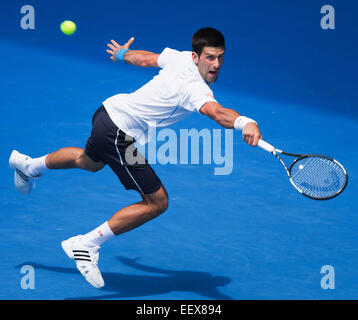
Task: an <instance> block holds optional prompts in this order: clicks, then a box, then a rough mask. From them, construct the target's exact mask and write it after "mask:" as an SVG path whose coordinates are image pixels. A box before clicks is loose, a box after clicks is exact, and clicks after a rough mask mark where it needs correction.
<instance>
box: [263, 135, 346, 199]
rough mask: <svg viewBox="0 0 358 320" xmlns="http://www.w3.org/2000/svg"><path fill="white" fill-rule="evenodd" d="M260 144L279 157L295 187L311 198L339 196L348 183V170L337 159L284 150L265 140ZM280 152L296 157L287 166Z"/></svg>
mask: <svg viewBox="0 0 358 320" xmlns="http://www.w3.org/2000/svg"><path fill="white" fill-rule="evenodd" d="M258 146H259V147H260V148H262V149H264V150H265V151H267V152H269V153H271V154H273V155H274V156H275V157H276V158H277V159H279V160H280V161H281V163H282V165H283V166H284V167H285V169H286V172H287V175H288V177H289V179H290V182H291V184H292V185H293V187H294V188H295V189H296V190H297V191H298V192H300V193H301V194H303V195H305V196H307V197H309V198H311V199H316V200H327V199H331V198H333V197H336V196H338V195H339V194H340V193H341V192H342V191H343V190H344V188H345V187H346V185H347V182H348V175H347V172H346V170H345V169H344V167H343V166H342V165H341V164H340V163H339V162H338V161H337V160H334V159H332V158H329V157H326V156H322V155H316V154H305V155H302V154H293V153H288V152H284V151H282V150H279V149H276V148H275V147H274V146H272V145H271V144H269V143H267V142H265V141H263V140H259V143H258ZM278 154H284V155H286V156H291V157H295V158H296V159H295V160H294V161H293V162H292V163H291V165H290V167H289V168H287V166H286V164H285V163H284V162H283V160H282V159H281V157H280V156H279V155H278Z"/></svg>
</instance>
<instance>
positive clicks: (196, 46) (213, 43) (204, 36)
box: [191, 27, 225, 56]
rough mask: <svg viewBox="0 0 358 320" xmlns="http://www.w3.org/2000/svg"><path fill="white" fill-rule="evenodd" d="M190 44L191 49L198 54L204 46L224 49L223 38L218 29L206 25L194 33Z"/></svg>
mask: <svg viewBox="0 0 358 320" xmlns="http://www.w3.org/2000/svg"><path fill="white" fill-rule="evenodd" d="M191 44H192V48H193V51H194V52H196V53H197V54H198V55H199V56H200V55H201V53H202V51H203V49H204V47H214V48H218V47H220V48H224V49H225V38H224V36H223V35H222V33H221V32H220V31H218V30H216V29H214V28H209V27H207V28H202V29H199V30H198V31H197V32H195V33H194V35H193V38H192V42H191Z"/></svg>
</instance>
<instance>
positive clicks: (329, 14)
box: [321, 4, 336, 30]
mask: <svg viewBox="0 0 358 320" xmlns="http://www.w3.org/2000/svg"><path fill="white" fill-rule="evenodd" d="M321 13H322V14H324V16H323V17H322V18H321V28H322V29H323V30H328V29H331V30H334V29H335V28H336V21H335V19H336V18H335V10H334V7H333V6H331V5H328V4H327V5H324V6H322V8H321Z"/></svg>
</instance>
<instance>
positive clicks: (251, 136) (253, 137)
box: [200, 102, 261, 147]
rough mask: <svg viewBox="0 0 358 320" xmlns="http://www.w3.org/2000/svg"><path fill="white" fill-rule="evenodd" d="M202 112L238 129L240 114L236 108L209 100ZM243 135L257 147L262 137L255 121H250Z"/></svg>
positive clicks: (227, 126) (243, 130) (226, 125)
mask: <svg viewBox="0 0 358 320" xmlns="http://www.w3.org/2000/svg"><path fill="white" fill-rule="evenodd" d="M200 113H201V114H204V115H206V116H208V117H209V118H211V119H213V120H215V121H216V122H217V123H218V124H219V125H221V126H222V127H224V128H228V129H238V128H239V126H238V122H239V121H240V118H239V117H240V114H239V113H238V112H236V111H235V110H232V109H228V108H224V107H223V106H221V105H220V104H218V103H216V102H207V103H205V104H204V105H203V106H202V107H201V109H200ZM242 137H243V140H244V141H245V142H247V143H248V144H249V145H251V146H253V147H255V146H257V144H258V142H259V139H261V133H260V130H259V128H258V126H257V124H256V123H255V122H248V123H247V124H245V125H244V126H243V128H242Z"/></svg>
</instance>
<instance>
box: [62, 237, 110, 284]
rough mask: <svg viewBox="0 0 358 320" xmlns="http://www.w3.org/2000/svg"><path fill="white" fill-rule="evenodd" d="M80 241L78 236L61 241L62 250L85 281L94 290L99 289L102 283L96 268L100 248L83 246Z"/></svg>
mask: <svg viewBox="0 0 358 320" xmlns="http://www.w3.org/2000/svg"><path fill="white" fill-rule="evenodd" d="M81 239H82V235H79V236H76V237H72V238H69V239H68V240H65V241H62V243H61V245H62V249H63V250H64V251H65V252H66V254H67V256H68V257H69V258H70V259H73V260H75V262H76V267H77V269H78V270H79V272H81V274H82V275H83V276H84V277H85V279H86V280H87V281H88V282H89V283H90V284H91V285H92V286H94V287H95V288H101V287H103V286H104V281H103V278H102V275H101V272H100V271H99V269H98V266H97V264H98V258H99V252H98V250H99V249H100V247H99V246H95V247H88V246H85V245H83V244H82V242H81Z"/></svg>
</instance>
